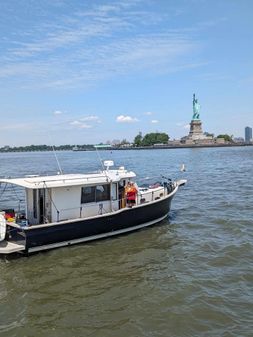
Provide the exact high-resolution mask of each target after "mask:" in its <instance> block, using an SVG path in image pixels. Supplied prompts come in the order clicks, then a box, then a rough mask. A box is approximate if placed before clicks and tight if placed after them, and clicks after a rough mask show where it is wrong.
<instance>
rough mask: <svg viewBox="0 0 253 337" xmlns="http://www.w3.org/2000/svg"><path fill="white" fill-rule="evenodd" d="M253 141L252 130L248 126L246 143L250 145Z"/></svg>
mask: <svg viewBox="0 0 253 337" xmlns="http://www.w3.org/2000/svg"><path fill="white" fill-rule="evenodd" d="M251 141H252V128H250V127H249V126H246V128H245V142H246V143H249V142H251Z"/></svg>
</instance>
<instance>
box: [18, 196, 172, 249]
mask: <svg viewBox="0 0 253 337" xmlns="http://www.w3.org/2000/svg"><path fill="white" fill-rule="evenodd" d="M173 195H174V194H173ZM173 195H170V196H167V197H166V198H164V199H160V200H156V201H154V202H152V203H147V204H143V205H139V206H136V207H133V208H124V209H121V210H119V211H116V212H113V213H110V214H105V215H100V216H97V217H93V218H88V219H75V220H71V221H65V222H61V223H55V224H48V225H39V226H32V227H28V228H25V229H23V236H24V237H25V242H26V243H25V247H26V248H25V252H28V253H31V252H36V251H41V250H47V249H53V248H57V247H61V246H67V245H71V244H76V243H81V242H85V241H91V240H97V239H102V238H105V237H109V236H113V235H119V234H123V233H127V232H130V231H134V230H138V229H141V228H143V227H147V226H151V225H153V224H155V223H157V222H160V221H162V220H163V219H165V218H166V217H167V215H168V213H169V210H170V205H171V200H172V198H173Z"/></svg>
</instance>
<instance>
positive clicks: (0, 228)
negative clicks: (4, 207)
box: [0, 214, 6, 241]
mask: <svg viewBox="0 0 253 337" xmlns="http://www.w3.org/2000/svg"><path fill="white" fill-rule="evenodd" d="M5 235H6V220H5V218H4V216H3V214H0V241H3V240H4V239H5Z"/></svg>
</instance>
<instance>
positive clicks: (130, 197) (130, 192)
mask: <svg viewBox="0 0 253 337" xmlns="http://www.w3.org/2000/svg"><path fill="white" fill-rule="evenodd" d="M125 193H126V204H127V206H128V207H133V206H134V205H135V203H136V195H137V193H138V191H137V188H136V187H135V186H134V183H132V182H129V183H128V184H127V186H126V191H125Z"/></svg>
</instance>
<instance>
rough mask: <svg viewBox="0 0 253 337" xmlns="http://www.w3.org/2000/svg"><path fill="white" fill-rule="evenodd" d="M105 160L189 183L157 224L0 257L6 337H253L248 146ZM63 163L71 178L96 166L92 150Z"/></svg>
mask: <svg viewBox="0 0 253 337" xmlns="http://www.w3.org/2000/svg"><path fill="white" fill-rule="evenodd" d="M100 155H101V157H102V158H103V159H113V160H114V161H115V163H116V164H117V165H125V166H126V167H127V168H129V169H132V170H134V171H136V173H137V174H138V175H139V176H140V177H141V178H147V177H153V176H156V177H157V179H158V180H159V178H160V176H161V174H163V175H166V176H169V177H172V178H186V179H188V184H187V185H186V186H185V187H184V188H182V189H181V190H180V191H179V193H178V194H177V195H176V197H175V198H174V199H173V202H172V211H171V213H170V217H169V219H168V220H166V221H164V222H163V223H161V224H159V225H157V226H154V227H151V228H148V229H145V230H141V231H138V232H135V233H131V234H128V235H124V236H120V237H117V238H112V239H107V240H102V241H97V242H93V243H88V244H82V245H76V246H71V247H65V248H60V249H57V250H53V251H49V252H44V253H39V254H36V255H33V256H30V257H28V258H26V257H22V258H15V259H13V258H8V259H3V258H2V259H0V336H1V337H7V336H8V337H9V336H18V337H20V336H22V337H24V336H29V337H30V336H31V337H34V336H36V337H40V336H41V337H42V336H43V337H44V336H57V337H58V336H61V337H65V336H66V337H69V336H75V337H76V336H92V337H100V336H101V337H105V336H110V337H114V336H115V337H118V336H121V337H126V336H127V337H128V336H131V337H135V336H136V337H142V336H143V337H144V336H145V337H156V336H159V337H160V336H162V337H165V336H166V337H167V336H170V337H171V336H173V337H178V336H180V337H182V336H187V337H188V336H194V337H195V336H203V337H204V336H205V337H209V336H224V337H230V336H231V337H232V336H235V337H239V336H243V337H247V336H252V329H253V320H252V312H253V222H252V204H253V192H252V168H253V147H239V148H212V149H180V150H153V151H152V150H147V151H146V150H145V151H113V152H112V153H110V152H109V151H105V152H101V153H100ZM58 158H59V161H60V163H61V166H62V169H63V171H64V172H66V173H67V172H81V171H82V170H85V171H86V170H88V171H92V170H94V169H97V168H98V164H99V161H98V158H97V154H96V153H95V152H62V153H59V154H58ZM0 160H1V166H0V175H1V176H6V175H7V176H14V175H16V176H17V175H18V176H22V175H24V174H36V173H41V174H43V173H45V172H49V173H54V172H56V171H57V170H59V169H58V168H57V163H56V161H55V159H54V155H53V154H52V153H20V154H18V153H16V154H0ZM182 163H184V164H185V166H186V172H184V173H182V172H180V171H179V168H180V166H181V164H182ZM7 201H8V200H6V202H7Z"/></svg>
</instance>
